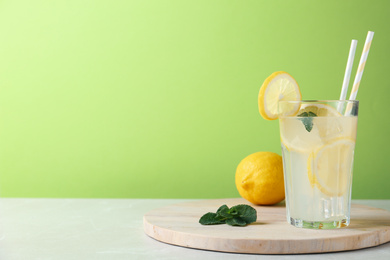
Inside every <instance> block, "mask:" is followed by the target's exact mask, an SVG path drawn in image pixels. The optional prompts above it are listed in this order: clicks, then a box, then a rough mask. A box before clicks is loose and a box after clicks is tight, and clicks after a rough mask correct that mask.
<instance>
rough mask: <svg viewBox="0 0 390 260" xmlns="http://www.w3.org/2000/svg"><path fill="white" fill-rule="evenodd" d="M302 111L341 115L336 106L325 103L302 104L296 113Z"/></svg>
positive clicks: (319, 114)
mask: <svg viewBox="0 0 390 260" xmlns="http://www.w3.org/2000/svg"><path fill="white" fill-rule="evenodd" d="M304 112H307V113H309V112H312V113H314V114H316V115H317V116H328V117H330V116H341V114H340V113H339V111H337V109H336V108H334V107H332V106H329V105H325V104H302V105H301V107H300V108H299V111H298V113H297V114H298V115H300V114H302V113H304Z"/></svg>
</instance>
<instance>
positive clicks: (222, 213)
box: [217, 205, 233, 218]
mask: <svg viewBox="0 0 390 260" xmlns="http://www.w3.org/2000/svg"><path fill="white" fill-rule="evenodd" d="M217 215H219V216H221V217H224V218H232V217H233V216H232V215H230V213H229V207H228V206H226V205H222V206H221V207H219V209H218V210H217Z"/></svg>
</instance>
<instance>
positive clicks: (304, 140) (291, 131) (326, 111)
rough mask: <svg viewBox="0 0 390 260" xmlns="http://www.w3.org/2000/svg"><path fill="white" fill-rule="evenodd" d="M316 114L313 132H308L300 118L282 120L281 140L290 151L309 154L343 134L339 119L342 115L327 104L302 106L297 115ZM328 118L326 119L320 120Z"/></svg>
mask: <svg viewBox="0 0 390 260" xmlns="http://www.w3.org/2000/svg"><path fill="white" fill-rule="evenodd" d="M305 112H306V113H308V114H309V112H311V113H314V114H316V116H317V117H315V118H313V130H312V131H311V132H308V131H307V130H306V129H305V127H304V124H303V123H302V122H301V121H300V120H298V119H299V117H287V118H281V119H280V120H283V124H280V127H281V131H280V138H281V142H282V143H283V145H284V146H285V147H286V148H287V149H288V150H289V151H292V150H293V151H296V152H302V153H308V152H310V151H312V150H315V149H317V148H318V147H320V146H322V145H324V144H325V143H327V142H328V141H329V140H333V139H335V138H336V137H338V136H340V134H341V133H342V132H343V129H342V125H341V122H340V120H339V118H338V117H340V116H341V114H340V113H339V112H338V111H337V110H336V109H335V108H333V107H332V106H329V105H325V104H301V106H300V108H299V111H298V113H297V115H298V116H299V115H301V114H302V113H305ZM319 117H326V118H319Z"/></svg>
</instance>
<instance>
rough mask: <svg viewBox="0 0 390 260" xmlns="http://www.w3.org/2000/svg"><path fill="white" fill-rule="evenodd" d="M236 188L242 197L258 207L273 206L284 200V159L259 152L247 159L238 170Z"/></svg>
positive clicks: (273, 154)
mask: <svg viewBox="0 0 390 260" xmlns="http://www.w3.org/2000/svg"><path fill="white" fill-rule="evenodd" d="M236 187H237V190H238V192H239V193H240V195H241V197H243V198H244V199H246V200H248V201H250V202H252V203H253V204H256V205H272V204H276V203H278V202H281V201H282V200H284V197H285V195H284V178H283V161H282V157H281V156H280V155H278V154H276V153H272V152H257V153H254V154H251V155H249V156H247V157H245V158H244V159H243V160H242V161H241V162H240V164H239V165H238V166H237V170H236Z"/></svg>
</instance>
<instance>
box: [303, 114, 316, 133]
mask: <svg viewBox="0 0 390 260" xmlns="http://www.w3.org/2000/svg"><path fill="white" fill-rule="evenodd" d="M316 116H317V115H316V114H315V113H313V112H309V113H307V112H303V113H302V114H300V115H298V117H303V118H299V120H301V121H302V123H303V125H304V126H305V129H306V131H308V132H310V131H311V130H312V129H313V117H316Z"/></svg>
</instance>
